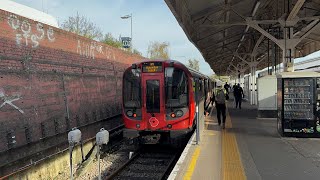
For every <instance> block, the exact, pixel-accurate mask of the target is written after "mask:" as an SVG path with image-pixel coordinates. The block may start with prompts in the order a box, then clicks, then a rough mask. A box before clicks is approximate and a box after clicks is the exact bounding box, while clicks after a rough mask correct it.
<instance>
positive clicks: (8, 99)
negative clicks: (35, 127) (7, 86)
mask: <svg viewBox="0 0 320 180" xmlns="http://www.w3.org/2000/svg"><path fill="white" fill-rule="evenodd" d="M0 98H1V99H2V100H3V101H4V102H3V103H2V104H1V105H0V109H1V108H2V107H3V106H5V105H6V104H8V105H10V106H12V107H14V108H15V109H16V110H18V111H19V112H20V113H22V114H24V111H23V110H22V109H20V108H19V107H18V106H16V105H14V104H13V103H12V102H13V101H17V100H19V99H20V96H11V97H10V96H6V95H5V94H4V93H3V92H0Z"/></svg>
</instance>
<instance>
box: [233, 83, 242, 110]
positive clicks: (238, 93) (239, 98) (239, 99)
mask: <svg viewBox="0 0 320 180" xmlns="http://www.w3.org/2000/svg"><path fill="white" fill-rule="evenodd" d="M243 97H244V94H243V90H242V87H241V86H240V84H239V83H238V85H237V86H236V87H235V89H234V98H235V100H236V108H238V105H239V108H240V109H241V102H242V98H243Z"/></svg>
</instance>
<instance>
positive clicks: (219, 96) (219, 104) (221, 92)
mask: <svg viewBox="0 0 320 180" xmlns="http://www.w3.org/2000/svg"><path fill="white" fill-rule="evenodd" d="M213 99H214V101H215V104H216V109H217V118H218V124H219V126H220V125H221V115H222V128H223V129H224V128H225V122H226V100H228V99H229V96H228V94H227V92H226V90H225V89H224V88H223V87H222V82H220V81H218V82H217V88H216V90H215V93H214V96H213Z"/></svg>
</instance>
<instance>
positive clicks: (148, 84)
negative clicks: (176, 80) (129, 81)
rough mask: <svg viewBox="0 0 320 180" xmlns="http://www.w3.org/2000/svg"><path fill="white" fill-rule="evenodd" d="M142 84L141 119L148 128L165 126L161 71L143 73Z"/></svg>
mask: <svg viewBox="0 0 320 180" xmlns="http://www.w3.org/2000/svg"><path fill="white" fill-rule="evenodd" d="M143 86H144V88H143V104H144V108H143V112H142V119H143V120H144V121H147V127H148V129H150V130H155V129H161V128H163V127H166V121H165V99H164V76H163V73H162V74H158V75H144V76H143Z"/></svg>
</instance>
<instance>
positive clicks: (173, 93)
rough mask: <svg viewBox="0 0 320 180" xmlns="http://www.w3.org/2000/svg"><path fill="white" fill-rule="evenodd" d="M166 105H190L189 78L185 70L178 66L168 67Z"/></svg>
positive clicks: (172, 106) (173, 106)
mask: <svg viewBox="0 0 320 180" xmlns="http://www.w3.org/2000/svg"><path fill="white" fill-rule="evenodd" d="M165 71H166V73H165V92H166V107H169V108H175V107H185V106H188V80H187V76H186V74H185V72H184V71H183V70H181V69H177V68H174V69H173V68H166V70H165Z"/></svg>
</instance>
